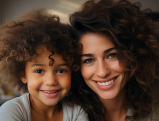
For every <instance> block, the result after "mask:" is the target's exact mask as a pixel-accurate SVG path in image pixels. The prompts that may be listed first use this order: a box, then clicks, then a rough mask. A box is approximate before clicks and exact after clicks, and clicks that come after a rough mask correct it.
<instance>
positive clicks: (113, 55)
mask: <svg viewBox="0 0 159 121" xmlns="http://www.w3.org/2000/svg"><path fill="white" fill-rule="evenodd" d="M116 57H117V53H111V54H109V55H108V58H116Z"/></svg>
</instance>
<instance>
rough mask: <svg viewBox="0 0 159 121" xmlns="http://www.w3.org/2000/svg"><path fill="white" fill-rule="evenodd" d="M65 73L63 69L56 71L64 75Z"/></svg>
mask: <svg viewBox="0 0 159 121" xmlns="http://www.w3.org/2000/svg"><path fill="white" fill-rule="evenodd" d="M65 72H67V71H66V70H65V69H59V70H58V71H56V73H65Z"/></svg>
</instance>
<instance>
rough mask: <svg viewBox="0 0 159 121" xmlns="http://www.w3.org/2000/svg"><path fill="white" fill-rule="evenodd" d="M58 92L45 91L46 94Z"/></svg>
mask: <svg viewBox="0 0 159 121" xmlns="http://www.w3.org/2000/svg"><path fill="white" fill-rule="evenodd" d="M57 91H58V90H56V91H44V90H43V92H46V93H55V92H57Z"/></svg>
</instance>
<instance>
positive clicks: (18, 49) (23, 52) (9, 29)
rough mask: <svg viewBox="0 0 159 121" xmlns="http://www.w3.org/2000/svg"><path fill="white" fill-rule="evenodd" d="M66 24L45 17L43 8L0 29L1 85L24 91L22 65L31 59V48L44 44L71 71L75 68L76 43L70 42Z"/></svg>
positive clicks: (56, 17)
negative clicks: (15, 87) (63, 61)
mask: <svg viewBox="0 0 159 121" xmlns="http://www.w3.org/2000/svg"><path fill="white" fill-rule="evenodd" d="M71 31H72V30H71V27H70V25H67V24H63V23H61V22H60V18H59V17H58V16H56V15H49V14H47V11H46V10H45V9H40V10H36V11H32V12H30V13H27V14H25V15H24V16H22V17H21V18H20V19H18V20H17V21H12V22H9V23H6V24H4V25H3V26H2V27H1V28H0V77H1V82H5V83H7V85H9V86H11V85H12V86H17V87H18V88H19V90H20V89H22V90H23V91H24V92H27V84H24V83H22V81H21V80H20V75H21V74H25V72H24V71H25V64H26V62H27V61H30V60H31V56H33V55H34V54H38V53H36V52H35V48H36V47H37V46H38V45H41V44H42V45H46V47H47V49H48V50H49V51H51V49H53V50H54V51H56V52H57V53H58V54H60V55H62V57H63V59H64V60H65V61H66V62H67V63H68V64H69V65H70V67H71V69H72V70H74V71H76V70H77V69H78V63H79V62H78V61H79V59H78V55H79V54H78V53H79V52H78V51H79V49H78V47H79V46H78V42H76V41H75V40H73V39H72V37H71V36H72V32H71Z"/></svg>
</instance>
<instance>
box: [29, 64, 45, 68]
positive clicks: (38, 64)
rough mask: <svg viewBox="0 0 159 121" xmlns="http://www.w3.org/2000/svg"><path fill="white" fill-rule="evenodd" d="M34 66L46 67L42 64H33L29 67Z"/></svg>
mask: <svg viewBox="0 0 159 121" xmlns="http://www.w3.org/2000/svg"><path fill="white" fill-rule="evenodd" d="M34 66H46V65H44V64H35V63H34V64H33V65H31V67H34Z"/></svg>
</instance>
